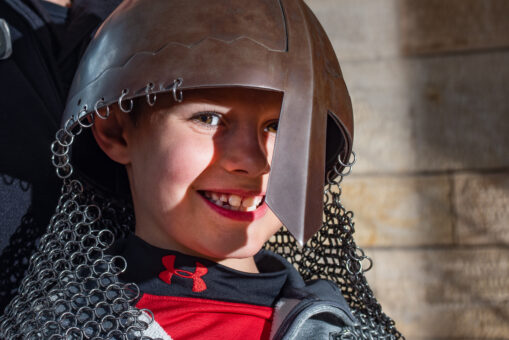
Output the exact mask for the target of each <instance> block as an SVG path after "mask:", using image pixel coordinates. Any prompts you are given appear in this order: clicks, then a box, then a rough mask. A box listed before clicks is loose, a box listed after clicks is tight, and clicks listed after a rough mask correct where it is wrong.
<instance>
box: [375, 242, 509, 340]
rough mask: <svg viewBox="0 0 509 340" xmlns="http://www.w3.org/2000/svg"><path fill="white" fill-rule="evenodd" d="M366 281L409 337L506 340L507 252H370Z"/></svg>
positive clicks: (508, 316) (508, 300)
mask: <svg viewBox="0 0 509 340" xmlns="http://www.w3.org/2000/svg"><path fill="white" fill-rule="evenodd" d="M368 255H371V256H372V258H373V260H374V262H375V264H374V267H373V269H372V271H371V272H368V281H369V282H370V283H371V285H372V287H373V288H374V290H375V293H376V295H377V297H378V299H379V301H380V302H381V304H382V306H383V308H384V311H385V312H386V313H387V314H389V315H390V316H391V317H393V318H394V319H395V320H396V325H397V326H398V328H399V329H400V331H401V332H402V333H403V334H404V335H405V336H406V337H407V339H452V338H454V339H463V338H468V339H506V338H507V334H509V323H508V320H509V250H508V249H507V248H502V247H500V248H496V247H493V248H486V249H472V248H466V249H452V248H451V249H443V248H442V249H428V250H422V249H419V250H418V249H412V250H381V249H377V250H375V249H373V250H370V251H368Z"/></svg>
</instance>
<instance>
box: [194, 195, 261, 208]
mask: <svg viewBox="0 0 509 340" xmlns="http://www.w3.org/2000/svg"><path fill="white" fill-rule="evenodd" d="M198 193H199V194H200V195H202V196H203V197H204V198H205V199H207V200H208V201H209V202H211V203H212V204H215V205H216V206H218V207H221V208H223V209H227V210H232V211H255V210H256V209H257V208H258V207H259V206H261V205H262V204H263V202H264V201H265V196H240V195H236V194H226V193H222V192H215V191H205V190H200V191H198Z"/></svg>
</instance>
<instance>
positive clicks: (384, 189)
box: [342, 176, 453, 246]
mask: <svg viewBox="0 0 509 340" xmlns="http://www.w3.org/2000/svg"><path fill="white" fill-rule="evenodd" d="M451 190H452V188H451V186H450V183H449V179H448V178H447V177H446V176H416V177H410V176H408V177H406V176H405V177H394V176H373V177H370V176H352V177H348V178H346V179H345V180H344V181H343V194H342V197H343V198H342V199H343V203H344V205H345V207H346V208H347V209H348V210H352V211H353V212H354V214H355V215H354V221H355V230H356V240H357V242H358V244H360V245H361V246H423V245H437V244H442V245H443V244H452V242H453V216H452V214H451V204H450V199H449V197H450V193H451Z"/></svg>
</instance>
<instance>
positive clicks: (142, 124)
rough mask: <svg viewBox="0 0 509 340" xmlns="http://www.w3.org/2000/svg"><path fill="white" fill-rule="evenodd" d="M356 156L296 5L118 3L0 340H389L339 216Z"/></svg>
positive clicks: (74, 101)
mask: <svg viewBox="0 0 509 340" xmlns="http://www.w3.org/2000/svg"><path fill="white" fill-rule="evenodd" d="M89 128H91V131H92V133H93V137H94V139H95V140H94V139H92V138H90V136H88V138H89V139H87V137H86V136H79V135H80V134H85V135H87V133H88V132H90V130H87V129H89ZM75 140H79V141H80V142H78V144H77V145H74V144H75V143H76V142H75ZM352 142H353V117H352V109H351V103H350V98H349V95H348V91H347V89H346V85H345V83H344V80H343V77H342V74H341V69H340V67H339V63H338V61H337V58H336V56H335V54H334V51H333V48H332V46H331V44H330V42H329V40H328V38H327V36H326V34H325V32H324V31H323V29H322V27H321V26H320V24H319V22H318V21H317V20H316V18H315V17H314V15H313V13H312V12H311V10H310V9H309V8H308V7H307V6H306V5H305V3H304V2H303V1H301V0H281V1H278V0H259V1H254V0H235V1H229V0H214V1H210V0H186V1H177V0H175V1H170V0H131V1H124V2H123V3H122V4H121V5H120V6H119V7H118V8H117V10H116V11H115V12H114V13H113V14H112V15H111V16H110V17H109V18H108V19H107V20H106V21H105V22H104V24H103V25H102V26H101V27H100V28H99V30H98V32H97V34H96V36H95V37H94V39H93V40H92V42H91V44H90V46H89V48H88V49H87V52H86V53H85V55H84V57H83V60H82V62H81V64H80V67H79V69H78V71H77V74H76V76H75V79H74V81H73V86H72V89H71V92H70V96H69V98H68V101H67V105H66V110H65V112H64V122H63V124H62V129H61V130H59V131H58V132H57V134H56V140H55V142H54V143H53V144H52V146H51V148H52V152H53V157H52V161H53V164H54V165H55V167H56V170H57V175H58V176H59V177H60V178H62V179H63V181H64V183H63V187H62V196H61V198H60V200H59V205H58V207H57V211H56V213H55V215H54V216H53V218H52V220H51V224H50V226H49V228H48V232H47V234H46V235H45V236H44V237H43V238H42V239H41V246H40V250H39V252H38V253H36V254H35V255H34V257H33V258H32V265H31V270H30V271H29V273H28V274H27V277H26V279H25V280H24V284H23V285H22V287H20V294H19V296H18V297H17V298H16V299H15V300H13V302H11V305H10V307H9V309H8V310H7V312H6V314H5V316H4V317H3V318H2V320H1V324H0V336H2V337H4V338H8V339H10V338H17V337H20V336H21V337H27V338H30V337H31V336H35V337H43V338H50V337H55V338H61V337H63V336H65V337H70V338H92V339H96V338H101V339H102V338H107V339H110V338H111V339H114V338H122V339H125V338H127V339H130V338H142V339H146V338H147V337H151V338H162V339H202V338H212V339H242V340H248V339H253V340H254V339H281V340H282V339H285V340H289V339H352V338H368V337H373V336H375V337H379V338H387V339H394V338H399V337H400V334H399V333H398V332H397V330H396V329H395V328H394V323H393V322H392V320H391V319H390V318H388V317H387V316H386V315H385V314H383V313H382V312H381V307H380V305H379V304H378V303H377V302H376V299H375V298H374V296H373V293H372V292H371V290H370V288H369V286H368V285H367V282H366V279H365V277H364V275H363V266H362V261H363V260H365V259H366V257H365V256H364V254H363V252H362V250H360V248H358V247H357V246H356V244H355V242H354V240H353V237H352V234H353V231H354V228H353V222H352V220H351V215H352V214H351V213H350V212H347V211H346V210H345V209H344V207H343V206H342V204H341V201H340V193H341V189H340V187H339V183H340V182H341V180H342V178H343V173H342V171H343V170H344V168H349V167H350V166H351V165H352V164H351V163H349V160H350V155H351V154H352V151H351V149H352ZM79 143H82V144H79ZM94 148H95V149H99V148H100V150H102V151H99V152H98V153H95V152H94ZM71 152H72V162H71V157H70V155H71ZM73 165H76V170H77V171H74V169H75V168H74V167H73ZM119 171H120V172H122V173H127V179H128V183H124V184H123V183H122V182H121V180H120V179H119V177H118V176H117V175H115V174H118V173H119ZM112 179H113V181H112ZM112 182H114V183H112ZM119 183H120V184H119ZM324 184H325V185H326V186H325V190H324ZM126 192H129V193H128V194H126ZM324 194H325V196H324ZM324 200H325V202H324ZM123 202H127V203H123ZM131 205H132V207H133V210H134V216H133V215H132V214H131V211H130V207H131ZM134 221H135V222H134ZM283 224H284V225H285V227H286V228H287V229H288V231H286V229H280V227H281V226H282V225H283ZM133 229H134V234H132V233H131V232H132V231H133ZM275 233H276V234H275ZM290 233H291V234H290ZM274 234H275V236H274V238H273V239H271V237H272V236H273V235H274ZM269 239H270V240H269ZM306 242H307V243H306ZM264 244H265V247H267V248H271V249H272V250H273V251H274V252H272V251H268V250H264V249H262V248H263V247H264ZM299 244H300V246H303V247H302V248H300V247H299ZM276 253H277V254H276ZM278 254H279V255H278ZM281 255H282V256H281ZM297 269H298V270H297ZM342 293H343V294H344V295H345V297H346V300H345V298H344V297H343V294H342Z"/></svg>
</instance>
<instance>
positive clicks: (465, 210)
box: [454, 173, 509, 244]
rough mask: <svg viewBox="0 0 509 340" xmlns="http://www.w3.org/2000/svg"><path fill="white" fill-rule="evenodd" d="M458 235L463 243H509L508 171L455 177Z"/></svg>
mask: <svg viewBox="0 0 509 340" xmlns="http://www.w3.org/2000/svg"><path fill="white" fill-rule="evenodd" d="M454 203H455V207H456V208H455V209H456V213H457V235H458V240H459V242H460V243H464V244H486V243H492V244H493V243H495V244H500V243H504V244H509V173H499V174H490V175H456V176H454Z"/></svg>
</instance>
